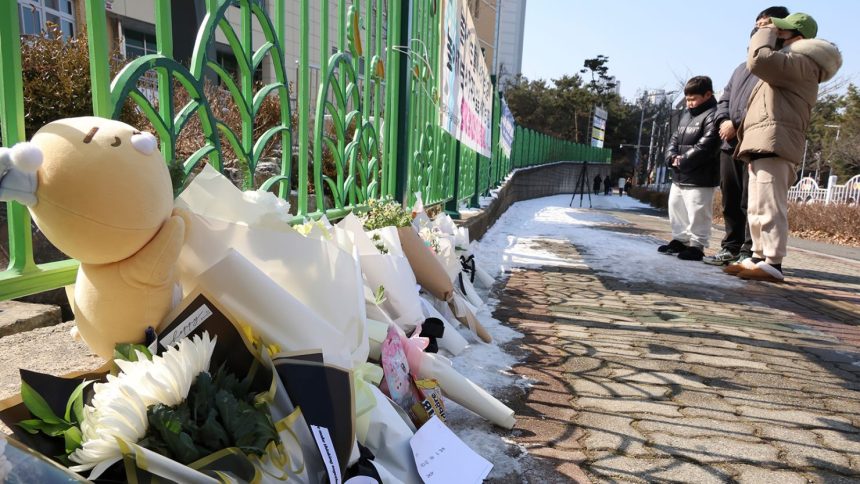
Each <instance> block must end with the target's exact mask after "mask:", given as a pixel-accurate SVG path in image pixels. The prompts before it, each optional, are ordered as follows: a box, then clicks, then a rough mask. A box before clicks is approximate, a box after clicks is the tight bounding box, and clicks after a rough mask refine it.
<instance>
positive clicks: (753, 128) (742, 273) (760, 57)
mask: <svg viewBox="0 0 860 484" xmlns="http://www.w3.org/2000/svg"><path fill="white" fill-rule="evenodd" d="M758 27H759V30H758V31H757V32H756V33H755V34H754V35H753V36H752V38H751V39H750V45H749V51H748V53H747V67H748V68H749V70H750V72H752V73H753V74H754V75H755V76H757V77H758V78H759V79H760V81H759V82H758V84H756V86H755V87H754V88H753V92H752V94H751V95H750V100H749V107H748V109H747V115H746V117H745V118H744V121H743V123H742V124H741V128H740V130H739V131H738V140H739V142H738V146H737V147H736V148H735V157H736V158H740V159H742V160H744V161H746V162H748V163H749V201H748V206H747V217H748V219H749V225H750V235H751V236H752V242H753V244H752V251H753V254H752V257H751V258H749V259H744V260H743V261H741V262H738V263H735V264H730V265H728V266H727V267H726V268H725V269H724V270H725V271H726V272H727V273H729V274H735V275H737V276H739V277H741V278H744V279H755V280H763V281H770V282H782V281H783V280H784V279H785V278H784V276H783V273H782V260H783V258H784V257H785V255H786V247H787V245H788V188H789V187H790V186H791V184H792V183H793V182H794V180H795V178H796V171H797V170H796V168H797V165H798V164H799V163H800V160H801V157H802V156H803V146H804V141H805V139H806V130H807V128H808V127H809V118H810V116H811V113H812V107H813V106H814V105H815V102H816V100H817V96H818V84H819V83H822V82H825V81H827V80H829V79H831V78H833V76H834V75H836V71H838V70H839V68H840V67H841V66H842V55H841V54H840V53H839V49H837V48H836V46H835V45H833V44H831V43H830V42H827V41H824V40H819V39H816V38H815V37H816V35H817V34H818V24H817V23H816V22H815V20H814V19H813V18H812V17H811V16H810V15H808V14H805V13H795V14H791V15H789V16H788V17H785V18H775V17H774V18H770V19H765V20H761V21H759V22H758Z"/></svg>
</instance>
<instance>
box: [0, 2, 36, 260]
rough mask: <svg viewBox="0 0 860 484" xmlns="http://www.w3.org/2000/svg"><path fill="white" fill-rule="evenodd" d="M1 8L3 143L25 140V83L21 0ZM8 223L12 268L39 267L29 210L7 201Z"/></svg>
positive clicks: (0, 59) (1, 129) (0, 76)
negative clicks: (22, 55)
mask: <svg viewBox="0 0 860 484" xmlns="http://www.w3.org/2000/svg"><path fill="white" fill-rule="evenodd" d="M0 8H2V10H0V16H2V17H0V18H2V19H0V68H2V72H0V93H2V96H3V98H2V100H0V106H2V108H3V113H2V123H0V133H2V137H3V146H12V145H14V144H15V143H18V142H20V141H24V139H25V137H26V134H25V132H24V85H23V81H22V80H21V36H20V30H19V27H18V2H11V1H6V2H2V7H0ZM6 211H7V214H8V220H7V225H8V227H9V268H8V270H9V271H14V272H15V273H17V274H21V273H24V272H28V271H34V270H36V264H35V262H33V239H32V233H31V232H30V213H29V212H28V211H27V209H26V208H25V207H24V206H23V205H20V204H18V203H17V202H7V203H6Z"/></svg>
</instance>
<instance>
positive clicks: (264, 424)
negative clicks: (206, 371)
mask: <svg viewBox="0 0 860 484" xmlns="http://www.w3.org/2000/svg"><path fill="white" fill-rule="evenodd" d="M215 406H216V407H217V408H218V412H219V414H220V416H221V420H222V421H223V422H224V427H225V428H226V429H227V432H228V434H229V435H230V436H231V437H232V438H233V441H234V442H235V445H236V447H239V448H240V449H242V451H243V452H246V453H249V454H257V455H263V454H264V453H265V451H266V444H268V443H269V442H271V441H272V440H275V439H276V438H277V433H276V432H275V428H274V426H273V425H272V422H271V421H270V420H269V417H268V415H266V414H265V413H262V412H259V411H257V409H255V408H254V407H253V406H252V405H250V404H248V403H247V402H243V401H241V400H237V399H236V397H234V396H233V395H231V394H230V393H228V392H226V391H223V390H222V391H219V392H218V394H217V395H216V396H215Z"/></svg>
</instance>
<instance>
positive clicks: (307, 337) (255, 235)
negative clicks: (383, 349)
mask: <svg viewBox="0 0 860 484" xmlns="http://www.w3.org/2000/svg"><path fill="white" fill-rule="evenodd" d="M251 193H254V192H251ZM268 197H273V195H271V194H268V193H265V192H263V193H259V194H256V195H254V196H253V197H249V194H248V192H245V193H243V192H241V191H239V190H238V189H237V188H235V187H234V186H233V185H232V184H231V183H230V182H229V180H227V179H226V178H224V177H223V176H222V175H221V174H220V173H218V172H216V171H215V170H213V169H211V168H209V167H208V166H207V167H206V169H204V170H203V171H202V172H201V173H200V174H198V175H197V177H196V178H195V179H194V181H193V182H192V183H191V184H190V185H189V186H188V188H186V189H185V190H184V191H183V192H182V194H180V196H179V197H178V198H177V202H176V203H177V205H178V206H181V207H183V208H185V209H187V210H188V211H189V212H190V213H191V215H190V217H189V219H190V220H189V222H190V224H189V225H190V227H189V228H188V229H187V232H188V236H187V240H186V243H185V246H184V247H183V249H182V252H181V253H180V256H179V261H178V266H179V269H180V279H181V281H182V283H183V287H186V288H188V287H193V286H194V285H201V286H203V287H205V289H206V290H207V291H209V292H210V293H212V294H213V295H214V296H215V297H216V298H218V299H219V300H221V301H222V302H223V303H224V304H225V305H227V306H229V309H230V311H232V312H233V313H234V314H237V315H238V316H239V317H241V318H242V319H243V320H248V321H271V323H272V328H271V331H270V334H266V338H267V339H269V340H270V341H272V342H276V343H278V344H281V345H282V347H283V348H284V349H289V350H291V351H298V350H307V349H323V351H324V353H325V354H326V361H329V362H332V363H336V364H339V365H343V366H346V367H352V366H354V365H357V364H361V363H363V362H364V361H366V359H367V335H366V332H365V327H364V317H365V316H364V294H363V290H364V288H363V284H362V281H361V273H360V272H359V270H358V268H357V267H356V264H355V260H354V258H353V257H352V255H351V254H349V253H345V252H343V251H342V250H340V249H339V248H338V246H337V244H335V243H334V242H333V241H332V240H329V239H328V238H327V237H324V236H305V235H302V234H301V233H299V232H297V231H296V230H294V229H292V228H291V227H290V226H289V225H287V223H286V220H287V216H286V215H284V214H283V213H282V208H283V207H281V208H280V209H279V207H278V205H277V204H276V203H274V202H264V201H265V200H267V199H268ZM261 200H262V201H261ZM312 230H313V227H311V228H310V231H312ZM311 233H312V232H311ZM318 233H320V234H326V233H327V231H325V230H320V231H318ZM263 295H265V296H263ZM333 297H336V298H337V304H332V302H333V301H332V298H333Z"/></svg>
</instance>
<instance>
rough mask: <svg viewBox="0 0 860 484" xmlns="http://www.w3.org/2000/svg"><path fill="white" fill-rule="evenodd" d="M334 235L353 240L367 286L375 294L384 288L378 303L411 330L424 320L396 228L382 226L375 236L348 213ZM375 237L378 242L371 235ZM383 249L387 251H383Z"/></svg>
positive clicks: (339, 238)
mask: <svg viewBox="0 0 860 484" xmlns="http://www.w3.org/2000/svg"><path fill="white" fill-rule="evenodd" d="M335 230H336V232H337V233H338V234H339V235H336V236H335V237H336V238H337V239H338V240H340V241H342V242H343V244H348V243H351V244H352V245H353V247H354V248H355V252H356V255H357V257H358V260H359V264H360V266H361V272H362V274H363V276H364V283H365V285H366V286H367V287H368V288H369V289H370V290H371V291H372V292H373V293H374V294H375V293H376V292H377V291H379V290H380V289H379V288H382V291H384V300H381V301H380V304H379V306H380V307H381V308H382V309H383V310H384V311H385V312H386V313H387V314H388V316H390V317H391V319H393V320H394V322H395V323H397V325H398V326H399V327H400V328H402V329H403V330H404V331H407V332H411V331H413V330H414V329H415V327H416V326H417V325H419V324H421V323H422V322H423V321H424V314H423V313H422V312H421V301H420V299H419V298H418V289H417V284H416V281H415V275H414V274H413V273H412V269H411V268H410V266H409V261H408V260H407V259H406V257H405V256H404V254H403V251H402V249H401V247H400V244H399V240H398V238H397V237H396V235H395V233H396V229H394V228H393V227H382V228H379V229H377V230H376V232H375V233H374V234H373V235H368V234H367V233H365V231H364V227H363V224H362V222H361V221H360V220H359V219H358V218H357V217H356V216H355V215H352V214H350V215H347V216H346V217H344V218H343V220H341V221H340V222H339V223H338V224H337V226H336V227H335ZM374 235H375V236H376V238H377V241H376V242H374V240H373V239H372V238H371V237H373V236H374ZM383 251H384V253H383Z"/></svg>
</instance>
